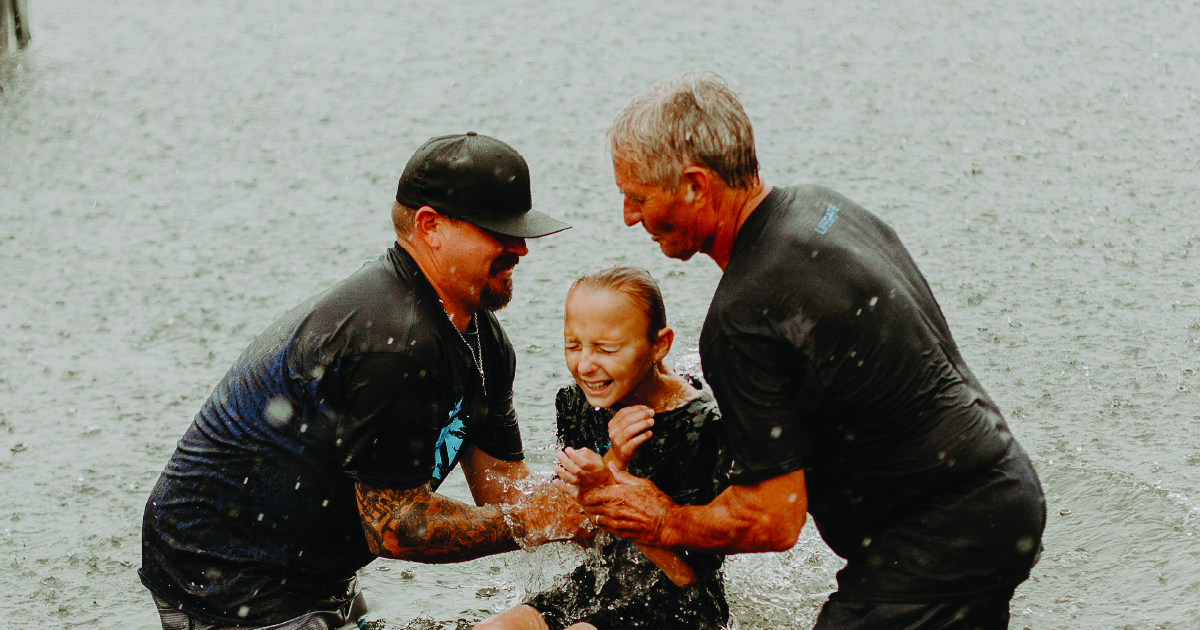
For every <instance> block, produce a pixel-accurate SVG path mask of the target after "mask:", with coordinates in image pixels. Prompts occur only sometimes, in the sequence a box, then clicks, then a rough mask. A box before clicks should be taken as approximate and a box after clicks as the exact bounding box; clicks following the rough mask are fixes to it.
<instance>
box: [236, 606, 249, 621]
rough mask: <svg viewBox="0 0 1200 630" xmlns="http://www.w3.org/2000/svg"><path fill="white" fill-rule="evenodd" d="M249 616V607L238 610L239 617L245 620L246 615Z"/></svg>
mask: <svg viewBox="0 0 1200 630" xmlns="http://www.w3.org/2000/svg"><path fill="white" fill-rule="evenodd" d="M249 614H250V607H249V606H242V607H241V608H239V609H238V616H239V617H242V618H245V617H246V615H249Z"/></svg>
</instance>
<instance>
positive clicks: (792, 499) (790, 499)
mask: <svg viewBox="0 0 1200 630" xmlns="http://www.w3.org/2000/svg"><path fill="white" fill-rule="evenodd" d="M797 498H799V497H797V496H796V493H795V492H793V493H791V494H789V495H788V503H795V502H796V499H797Z"/></svg>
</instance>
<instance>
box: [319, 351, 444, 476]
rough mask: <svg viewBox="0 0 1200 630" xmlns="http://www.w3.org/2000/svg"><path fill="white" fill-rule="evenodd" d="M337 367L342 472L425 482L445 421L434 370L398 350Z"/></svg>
mask: <svg viewBox="0 0 1200 630" xmlns="http://www.w3.org/2000/svg"><path fill="white" fill-rule="evenodd" d="M339 372H342V374H339V376H340V377H341V380H342V387H343V389H342V391H343V392H345V394H344V396H345V399H344V401H343V403H344V410H345V411H344V412H343V414H342V417H341V418H340V419H339V421H338V422H337V444H338V448H337V451H338V455H339V456H340V457H341V458H342V469H343V471H344V472H345V473H346V474H347V476H349V477H350V478H352V479H354V480H355V481H358V482H362V483H366V484H369V485H372V486H379V487H383V488H394V489H408V488H415V487H417V486H420V485H422V484H425V483H427V482H428V481H429V478H430V474H431V471H432V470H433V460H434V444H435V443H436V441H437V437H438V434H439V432H440V431H441V425H442V424H444V419H443V418H439V417H438V404H437V401H438V400H439V399H440V394H441V390H440V387H439V384H438V379H437V378H436V377H435V375H434V374H433V372H432V370H429V369H428V368H426V367H425V366H422V365H421V364H420V363H419V362H417V361H415V360H414V359H412V358H411V357H408V356H405V355H403V354H400V353H392V352H376V353H368V354H365V355H360V356H358V357H355V358H354V359H352V360H349V361H347V362H346V363H345V365H343V366H340V367H339Z"/></svg>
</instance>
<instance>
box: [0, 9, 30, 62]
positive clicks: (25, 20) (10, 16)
mask: <svg viewBox="0 0 1200 630" xmlns="http://www.w3.org/2000/svg"><path fill="white" fill-rule="evenodd" d="M10 33H11V34H14V35H16V36H17V37H16V39H17V46H18V47H19V48H24V47H26V46H28V45H29V5H28V4H27V2H26V0H0V53H5V52H8V50H9V37H8V36H9V34H10Z"/></svg>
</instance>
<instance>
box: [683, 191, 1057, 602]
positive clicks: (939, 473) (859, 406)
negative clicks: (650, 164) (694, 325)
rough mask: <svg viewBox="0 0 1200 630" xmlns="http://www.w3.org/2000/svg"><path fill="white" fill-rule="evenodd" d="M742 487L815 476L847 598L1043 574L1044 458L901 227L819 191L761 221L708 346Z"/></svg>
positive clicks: (723, 285)
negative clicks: (1013, 418) (967, 345)
mask: <svg viewBox="0 0 1200 630" xmlns="http://www.w3.org/2000/svg"><path fill="white" fill-rule="evenodd" d="M700 356H701V362H702V365H703V368H704V376H705V378H706V380H707V381H708V383H709V384H710V385H711V386H712V388H713V392H714V394H715V395H716V399H717V401H718V403H719V404H720V408H721V413H722V415H723V417H724V426H725V427H726V429H727V431H728V446H729V449H730V453H731V457H732V461H733V471H732V473H731V475H732V478H731V480H732V483H735V484H741V485H751V484H755V483H758V482H760V481H763V480H765V479H769V478H772V477H776V476H779V475H782V474H785V473H789V472H793V471H798V470H803V471H804V472H805V481H806V484H807V490H808V511H809V513H811V514H812V517H813V520H814V521H815V523H816V525H817V527H818V528H819V530H820V532H821V536H822V537H823V538H824V539H825V541H826V542H827V543H828V544H829V546H830V547H831V548H832V549H833V551H834V552H836V553H837V554H838V555H839V556H841V557H843V558H845V559H846V560H847V566H846V567H845V568H844V569H843V570H842V571H841V572H839V573H838V586H839V588H838V591H837V592H836V593H834V595H833V596H832V599H834V600H863V601H895V602H922V601H923V602H932V601H941V600H950V599H954V598H961V597H964V596H970V595H972V594H978V593H986V592H992V591H994V590H996V589H998V588H1005V587H1011V586H1013V585H1015V584H1017V583H1019V582H1020V581H1022V580H1024V579H1025V578H1026V577H1028V573H1029V569H1030V567H1031V566H1032V564H1033V562H1034V560H1035V558H1036V555H1037V551H1038V550H1039V549H1040V543H1041V534H1042V530H1043V528H1044V525H1045V501H1044V499H1043V496H1042V491H1041V486H1040V483H1039V482H1038V479H1037V475H1036V474H1035V473H1034V470H1033V467H1032V464H1031V463H1030V461H1029V458H1028V457H1027V456H1026V454H1025V452H1024V451H1023V450H1022V449H1021V447H1020V445H1019V444H1018V443H1017V442H1016V440H1015V439H1013V436H1012V434H1011V433H1010V432H1009V429H1008V426H1007V424H1006V423H1005V421H1004V418H1003V416H1002V415H1001V413H1000V410H999V409H998V408H997V406H996V405H995V403H994V402H992V400H991V399H990V398H989V397H988V395H987V393H986V392H984V390H983V387H982V386H981V385H980V383H979V381H978V380H977V379H976V378H975V376H974V375H973V374H972V373H971V371H970V370H969V369H968V368H967V366H966V364H965V363H964V362H963V360H962V357H961V356H960V355H959V352H958V349H957V347H956V346H955V344H954V340H953V339H952V337H951V335H950V330H949V328H948V327H947V325H946V321H945V318H944V317H943V316H942V313H941V309H940V308H939V307H938V304H937V302H936V300H935V299H934V297H933V294H932V292H931V291H930V289H929V286H928V284H927V283H926V282H925V279H924V277H922V275H921V274H920V272H919V271H918V270H917V267H916V264H915V263H914V262H913V260H912V258H911V257H910V256H909V254H908V252H907V251H906V250H905V249H904V246H903V245H902V244H901V243H900V240H899V238H897V236H896V234H895V232H893V231H892V229H891V228H889V227H888V226H887V225H885V224H884V223H883V222H882V221H880V220H879V219H878V218H877V217H875V216H874V215H872V214H871V213H869V212H867V211H866V210H864V209H863V208H861V207H860V206H858V205H857V204H855V203H854V202H852V201H850V200H849V199H846V198H845V197H842V196H841V195H838V194H837V193H835V192H833V191H831V190H829V189H827V188H823V187H820V186H800V187H795V188H775V189H774V190H772V191H771V193H770V194H769V195H768V196H767V197H766V198H765V199H764V200H763V202H762V203H761V204H760V205H759V207H758V208H757V209H756V210H755V211H754V212H753V213H752V214H751V215H750V216H749V218H748V219H747V220H746V222H745V223H744V224H743V226H742V228H741V229H740V231H739V233H738V236H737V239H736V241H735V243H734V247H733V252H732V255H731V258H730V261H729V265H728V266H727V267H726V269H725V273H724V276H723V277H722V279H721V282H720V284H719V286H718V288H717V291H716V294H715V295H714V296H713V300H712V305H711V306H710V309H709V312H708V315H707V317H706V319H705V322H704V328H703V330H702V333H701V338H700Z"/></svg>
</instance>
